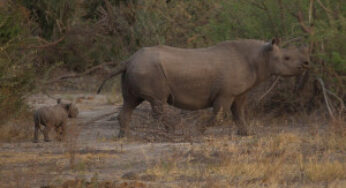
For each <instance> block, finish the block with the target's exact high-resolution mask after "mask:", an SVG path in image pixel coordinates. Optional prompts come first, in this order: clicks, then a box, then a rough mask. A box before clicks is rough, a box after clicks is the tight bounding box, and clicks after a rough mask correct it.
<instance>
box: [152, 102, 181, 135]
mask: <svg viewBox="0 0 346 188" xmlns="http://www.w3.org/2000/svg"><path fill="white" fill-rule="evenodd" d="M150 104H151V109H152V111H153V117H154V119H156V120H158V121H160V122H162V123H163V125H164V126H165V129H166V130H167V131H168V132H174V131H175V126H174V125H173V124H172V123H171V122H169V121H168V117H167V110H166V109H167V105H168V104H167V103H166V102H164V101H161V100H153V101H150Z"/></svg>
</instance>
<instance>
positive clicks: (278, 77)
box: [257, 76, 280, 102]
mask: <svg viewBox="0 0 346 188" xmlns="http://www.w3.org/2000/svg"><path fill="white" fill-rule="evenodd" d="M279 79H280V76H277V77H276V78H275V80H274V82H273V83H272V85H271V86H270V88H269V89H268V90H267V91H266V92H265V93H264V94H263V95H262V96H261V97H260V98H259V99H258V101H257V102H260V101H261V100H262V99H263V98H264V97H265V96H266V95H268V94H269V93H270V91H271V90H272V89H273V88H274V87H275V85H276V84H277V82H278V81H279Z"/></svg>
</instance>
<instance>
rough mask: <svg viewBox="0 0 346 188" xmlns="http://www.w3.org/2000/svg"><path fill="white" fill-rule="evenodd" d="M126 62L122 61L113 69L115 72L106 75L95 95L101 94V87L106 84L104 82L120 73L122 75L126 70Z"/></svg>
mask: <svg viewBox="0 0 346 188" xmlns="http://www.w3.org/2000/svg"><path fill="white" fill-rule="evenodd" d="M127 62H128V61H123V62H121V63H120V64H119V65H118V66H117V67H115V70H114V71H113V72H112V73H111V74H110V75H108V76H107V77H106V78H105V79H104V80H103V82H102V83H101V85H100V87H99V88H98V90H97V94H99V93H100V92H101V90H102V89H103V86H104V85H105V84H106V82H107V81H108V80H109V79H111V78H113V77H114V76H117V75H118V74H120V73H123V72H124V71H125V70H126V64H127Z"/></svg>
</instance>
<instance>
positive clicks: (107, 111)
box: [0, 94, 346, 187]
mask: <svg viewBox="0 0 346 188" xmlns="http://www.w3.org/2000/svg"><path fill="white" fill-rule="evenodd" d="M54 96H55V97H61V98H63V100H65V99H67V100H68V99H70V100H71V99H74V100H75V101H76V103H77V106H78V107H79V109H80V115H79V117H78V118H76V119H73V120H70V121H69V129H68V137H67V139H66V140H65V141H63V142H58V141H56V140H53V141H52V142H49V143H45V142H43V138H42V135H40V142H39V143H36V144H35V143H32V142H31V140H28V141H26V142H21V143H1V144H0V187H54V186H57V187H59V186H64V187H78V186H79V187H88V186H89V187H112V186H113V187H239V186H240V187H244V186H245V187H247V186H250V187H257V186H261V187H262V186H271V187H281V186H293V187H301V186H303V185H304V186H307V187H325V186H332V187H333V186H334V187H343V186H344V185H346V184H345V179H346V175H345V174H344V173H345V172H346V171H345V167H346V165H345V156H346V155H345V144H344V141H345V139H344V137H341V138H340V139H341V140H336V141H335V142H336V143H334V142H333V143H334V145H331V146H330V145H328V142H326V143H325V140H324V139H328V138H329V137H326V138H325V137H324V135H327V134H326V133H325V132H326V131H325V129H326V128H325V127H326V126H325V125H322V124H320V125H315V121H314V122H305V121H301V120H299V118H298V120H297V119H295V120H294V121H292V120H290V119H289V118H288V119H286V120H285V121H282V122H280V126H270V125H266V124H265V123H263V122H261V123H259V122H257V121H253V122H252V125H253V128H252V129H253V130H254V131H255V132H256V135H255V136H249V137H238V136H236V135H235V134H234V133H235V132H236V131H235V130H236V128H235V126H234V125H233V123H232V122H231V121H226V122H225V123H224V125H220V126H217V127H211V128H209V129H208V130H207V132H206V133H205V134H204V135H200V134H199V133H198V131H197V130H196V126H198V125H199V124H200V123H201V122H203V121H205V120H206V119H207V118H209V116H210V112H209V110H203V111H197V112H187V111H182V110H177V109H173V108H172V109H170V114H172V117H174V119H175V122H176V124H177V127H178V128H177V131H176V133H175V134H171V135H169V134H167V133H165V131H164V130H163V129H162V127H161V126H160V122H156V121H155V120H153V119H152V118H151V115H150V106H149V105H148V104H147V103H143V104H142V105H141V106H140V107H139V108H138V109H137V110H136V111H135V113H134V116H133V117H134V119H133V121H132V123H131V135H132V136H131V137H130V138H128V139H120V140H119V139H117V137H116V135H117V133H118V131H119V124H118V122H117V119H116V116H117V114H118V112H119V110H120V108H121V106H120V105H114V104H109V99H108V98H107V96H104V95H92V94H70V95H68V96H67V95H54ZM28 103H29V104H30V105H31V106H32V107H33V108H34V109H36V108H38V107H40V106H42V105H49V104H54V103H55V100H54V99H51V98H48V97H47V96H44V95H37V96H33V97H31V98H30V99H29V100H28ZM292 122H294V123H292ZM312 127H313V129H312ZM316 132H317V133H316ZM316 134H318V135H320V140H315V138H314V137H313V135H315V136H316ZM311 135H312V136H311ZM51 136H52V138H54V136H55V135H54V131H52V135H51ZM333 143H332V144H333ZM326 144H327V145H326ZM311 146H314V147H311ZM306 153H307V154H306ZM310 154H311V155H310ZM315 154H316V155H315ZM315 156H317V157H315ZM326 156H327V157H328V156H329V157H332V159H330V160H329V159H328V160H327V161H324V160H322V159H321V158H323V157H326ZM309 157H310V158H309ZM305 158H306V161H308V159H311V160H312V159H313V160H315V159H316V161H315V162H316V165H317V164H320V163H321V165H322V166H323V164H326V163H327V162H328V164H331V165H332V166H331V167H330V168H331V169H329V171H331V172H329V171H326V172H325V173H324V174H319V173H320V171H323V170H324V169H323V168H322V167H321V168H322V169H318V168H317V167H316V168H317V169H314V166H313V165H312V166H311V165H310V163H309V162H306V163H304V164H305V166H304V168H303V167H302V164H301V163H299V161H300V162H301V161H302V160H303V161H305ZM280 161H281V162H280ZM282 161H284V162H282ZM240 164H244V165H245V164H246V166H244V165H240ZM280 164H282V165H280ZM276 165H279V167H278V166H276ZM285 165H287V166H285ZM309 165H310V166H309ZM333 165H334V166H333ZM334 167H335V168H337V169H335V171H334ZM339 167H341V168H339ZM302 168H303V170H302ZM280 171H285V172H282V174H281V175H280V173H276V172H280ZM286 171H287V172H286ZM273 172H274V173H273ZM315 173H316V174H315ZM324 177H326V178H324Z"/></svg>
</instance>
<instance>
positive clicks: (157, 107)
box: [98, 39, 309, 137]
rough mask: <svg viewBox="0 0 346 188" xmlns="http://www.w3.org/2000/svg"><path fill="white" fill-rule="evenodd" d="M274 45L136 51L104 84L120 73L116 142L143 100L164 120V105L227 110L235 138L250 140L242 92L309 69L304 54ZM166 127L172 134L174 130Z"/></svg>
mask: <svg viewBox="0 0 346 188" xmlns="http://www.w3.org/2000/svg"><path fill="white" fill-rule="evenodd" d="M277 43H278V40H276V39H273V40H272V41H271V42H264V41H260V40H234V41H226V42H221V43H219V44H217V45H215V46H212V47H208V48H198V49H182V48H174V47H169V46H161V45H160V46H154V47H145V48H142V49H140V50H139V51H137V52H136V53H135V54H134V55H133V56H131V57H130V58H129V59H128V60H127V61H125V62H122V63H120V65H119V66H118V67H117V68H116V70H114V72H113V73H112V74H110V76H109V77H108V78H107V79H106V80H108V79H109V78H110V77H113V76H115V75H117V74H119V73H122V82H121V83H122V94H123V108H122V110H121V112H120V114H119V121H120V132H119V137H123V136H127V134H128V132H129V130H128V129H129V122H130V120H131V114H132V112H133V110H134V109H135V108H136V107H137V106H138V105H139V104H140V103H141V102H143V101H144V100H147V101H149V102H150V104H151V107H152V111H153V115H154V117H155V118H158V119H162V120H164V119H165V117H166V113H165V108H166V106H167V104H169V105H173V106H175V107H178V108H181V109H187V110H198V109H203V108H209V107H213V112H214V113H215V117H218V114H220V113H221V114H223V113H224V112H225V111H226V110H231V111H232V113H233V118H234V120H235V122H236V124H237V125H238V134H239V135H248V133H249V132H248V129H247V127H246V123H245V120H244V102H245V98H246V93H247V92H248V91H249V90H250V89H251V88H253V87H255V86H256V85H257V84H259V83H261V82H263V81H265V80H266V79H268V78H270V77H271V76H272V75H280V76H293V75H297V74H300V73H302V72H303V71H305V69H307V68H308V66H309V60H308V55H307V54H308V53H307V51H306V50H305V49H300V48H289V49H280V48H279V47H278V44H277ZM106 80H104V82H103V83H102V85H101V87H100V89H99V91H100V90H101V88H102V86H103V84H104V83H105V81H106ZM99 91H98V92H99ZM165 127H166V129H167V130H168V131H169V130H174V127H173V126H172V125H169V124H165Z"/></svg>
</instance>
